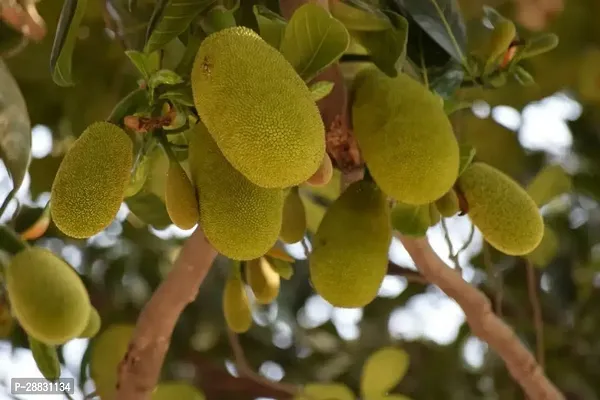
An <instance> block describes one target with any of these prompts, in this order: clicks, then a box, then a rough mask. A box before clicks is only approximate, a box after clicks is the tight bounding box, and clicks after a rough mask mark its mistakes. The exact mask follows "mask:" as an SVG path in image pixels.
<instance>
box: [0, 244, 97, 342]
mask: <svg viewBox="0 0 600 400" xmlns="http://www.w3.org/2000/svg"><path fill="white" fill-rule="evenodd" d="M6 288H7V290H8V297H9V299H10V303H11V307H12V311H13V315H14V316H15V317H16V319H17V320H18V321H19V323H20V324H21V326H22V327H23V329H24V330H25V331H26V332H27V333H28V334H29V335H31V336H32V337H33V338H34V339H37V340H39V341H40V342H43V343H46V344H50V345H58V344H63V343H66V342H67V341H69V340H71V339H73V338H75V337H77V336H78V335H79V333H80V332H81V331H82V330H83V329H84V328H85V325H86V324H87V320H88V316H89V314H90V309H91V305H90V299H89V296H88V293H87V290H86V289H85V286H84V285H83V282H82V281H81V278H80V277H79V276H78V275H77V273H76V272H75V270H73V268H72V267H71V266H70V265H69V264H67V263H66V262H64V261H63V260H62V259H60V258H58V257H57V256H55V255H54V254H53V253H52V252H51V251H49V250H46V249H43V248H39V247H31V248H28V249H26V250H23V251H21V252H20V253H18V254H17V255H15V256H14V257H13V258H12V260H11V262H10V264H9V265H8V267H7V268H6Z"/></svg>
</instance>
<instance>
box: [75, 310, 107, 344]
mask: <svg viewBox="0 0 600 400" xmlns="http://www.w3.org/2000/svg"><path fill="white" fill-rule="evenodd" d="M101 325H102V320H101V319H100V314H98V310H96V309H95V308H94V307H92V308H91V310H90V315H89V317H88V321H87V324H86V325H85V328H84V329H83V332H81V333H80V334H79V337H80V338H91V337H94V336H96V334H97V333H98V331H99V330H100V326H101Z"/></svg>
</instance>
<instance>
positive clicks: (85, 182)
mask: <svg viewBox="0 0 600 400" xmlns="http://www.w3.org/2000/svg"><path fill="white" fill-rule="evenodd" d="M132 165H133V143H132V141H131V139H130V138H129V136H127V133H125V131H124V130H122V129H121V128H119V127H118V126H116V125H113V124H111V123H108V122H95V123H93V124H92V125H90V126H89V127H88V128H87V129H86V130H85V131H84V132H83V133H82V134H81V136H80V137H79V138H78V139H77V140H76V141H75V143H74V144H73V146H72V147H71V148H70V149H69V151H68V152H67V154H66V155H65V157H64V158H63V160H62V162H61V164H60V167H59V168H58V172H57V173H56V178H55V179H54V183H53V184H52V193H51V201H50V212H51V215H52V220H53V221H54V223H55V224H56V226H57V227H58V229H60V230H61V231H62V232H63V233H64V234H66V235H68V236H71V237H74V238H78V239H84V238H88V237H90V236H93V235H95V234H97V233H98V232H100V231H102V230H103V229H104V228H106V227H107V226H108V225H109V224H110V223H111V222H112V220H113V219H114V218H115V216H116V215H117V212H118V211H119V207H120V206H121V203H122V202H123V198H124V195H125V189H126V187H127V185H128V183H129V178H130V175H131V168H132Z"/></svg>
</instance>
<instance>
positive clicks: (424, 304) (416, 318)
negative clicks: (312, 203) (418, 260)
mask: <svg viewBox="0 0 600 400" xmlns="http://www.w3.org/2000/svg"><path fill="white" fill-rule="evenodd" d="M473 112H474V114H475V115H477V116H478V117H479V118H493V119H494V120H495V121H497V122H498V123H500V124H502V125H504V126H505V127H507V128H508V129H510V130H512V131H513V132H514V134H515V135H518V138H519V141H520V142H521V144H522V145H523V146H524V147H525V148H527V149H531V150H543V151H545V152H547V154H548V156H549V157H550V159H552V160H553V161H554V162H558V163H561V164H563V165H564V166H565V168H568V166H569V154H570V148H571V145H572V136H571V133H570V131H569V129H568V127H567V125H566V121H568V120H575V119H577V118H578V117H579V115H580V114H581V106H580V105H579V104H578V103H577V102H576V101H574V100H573V99H571V98H570V97H568V95H566V94H564V93H557V94H555V95H553V96H550V97H547V98H545V99H542V100H540V101H538V102H535V103H532V104H530V105H528V106H527V107H525V108H524V109H523V112H519V111H517V110H515V109H513V108H511V107H508V106H496V107H493V108H490V106H489V105H487V104H486V103H483V102H478V103H475V104H474V105H473ZM51 151H52V133H51V132H50V130H49V129H48V128H47V127H45V126H41V125H37V126H35V127H33V129H32V157H33V158H43V157H46V156H47V155H49V154H50V152H51ZM29 184H30V177H29V175H27V176H26V179H25V182H24V184H23V186H22V188H21V189H20V190H19V192H18V195H17V198H18V199H19V201H21V202H22V203H24V204H28V205H37V206H44V205H45V204H46V202H47V201H48V199H49V194H48V193H44V194H42V195H40V196H39V197H38V198H36V199H32V198H31V196H30V193H29ZM10 188H11V183H10V179H9V176H8V174H7V172H6V170H5V168H4V165H3V164H2V163H1V161H0V199H4V197H5V196H6V195H7V194H8V191H9V190H10ZM14 210H15V204H14V203H13V204H12V206H10V207H9V208H8V210H7V213H6V215H5V216H4V217H3V218H0V223H3V222H4V221H6V220H7V218H9V216H10V214H12V213H13V212H14ZM128 212H129V211H128V210H127V207H126V206H125V205H123V206H122V208H121V210H120V211H119V214H118V215H117V220H116V221H115V222H114V223H113V224H112V225H111V226H110V227H109V228H108V229H107V230H106V231H105V232H102V233H100V234H98V235H96V236H95V237H93V238H90V239H89V240H91V241H94V243H95V244H96V245H100V246H107V247H108V246H112V245H114V244H115V243H116V240H117V237H118V235H119V233H120V232H121V229H122V228H121V223H122V222H123V221H124V219H125V217H126V216H127V213H128ZM446 223H447V227H448V230H449V232H450V239H451V242H452V245H453V248H454V249H457V248H460V247H462V245H463V244H464V243H465V241H466V240H467V238H468V236H469V232H470V229H471V224H470V222H469V220H468V218H466V217H453V218H449V219H447V220H446ZM153 232H154V233H155V234H156V235H157V236H159V237H162V238H169V237H174V236H177V237H187V236H189V235H190V234H191V232H192V230H189V231H182V230H180V229H178V228H176V227H175V226H170V227H169V228H167V229H165V230H163V231H156V230H153ZM427 236H428V239H429V241H430V243H431V245H432V247H433V249H434V250H435V251H436V253H437V254H438V255H439V256H440V257H441V258H442V259H443V260H444V261H446V262H447V263H448V264H450V265H451V262H450V259H449V257H448V246H447V244H446V241H445V240H444V233H443V230H442V228H441V225H440V224H438V225H436V226H435V227H433V228H431V229H430V230H429V231H428V233H427ZM42 245H44V246H47V247H49V248H51V249H52V250H53V251H55V252H58V253H59V254H60V255H61V256H62V257H64V258H65V259H66V260H67V261H68V262H69V263H70V264H71V265H73V266H74V267H75V268H76V269H80V268H81V254H80V253H79V250H78V249H77V248H76V247H74V246H66V247H65V246H63V245H62V242H61V241H60V240H48V241H46V242H42ZM481 245H482V238H481V235H480V234H479V232H477V231H476V232H475V235H474V238H473V240H472V242H471V244H470V245H469V246H468V247H467V248H466V250H465V251H464V252H463V253H462V254H461V256H460V258H459V261H460V264H461V267H462V268H463V276H464V278H465V279H466V280H467V281H469V282H472V281H473V280H476V279H478V277H477V274H476V273H475V270H474V269H473V268H472V267H471V266H470V265H469V264H468V259H469V258H470V257H471V256H472V255H474V254H476V253H478V252H479V251H480V250H481ZM288 250H289V252H290V254H292V255H293V256H294V257H295V258H297V259H303V258H304V251H303V249H302V246H301V245H300V244H293V245H290V246H288ZM389 255H390V259H391V260H392V261H394V262H395V263H397V264H399V265H403V266H407V267H411V268H415V266H414V263H413V262H412V260H411V259H410V257H409V256H408V254H407V253H406V251H405V250H404V248H403V247H402V245H401V244H400V242H399V241H398V240H397V239H393V242H392V245H391V247H390V253H389ZM406 286H407V282H406V280H405V279H404V278H402V277H396V276H387V277H386V278H385V279H384V281H383V283H382V286H381V288H380V291H379V294H378V295H379V296H381V297H387V298H396V297H398V296H399V295H400V294H401V293H402V292H403V291H404V290H405V289H406ZM542 288H543V285H542ZM140 300H141V301H143V299H140ZM271 307H272V309H271V310H270V314H271V315H275V314H276V307H277V305H276V303H275V304H273V305H272V306H271ZM297 317H298V321H299V323H300V325H301V326H303V327H305V328H315V327H318V326H320V325H322V324H324V323H325V322H327V321H329V320H331V321H332V322H333V323H334V325H335V326H336V329H337V331H338V334H339V335H340V337H341V338H342V339H343V340H355V339H358V338H359V337H360V328H359V322H360V320H361V318H362V309H341V308H336V307H333V306H332V305H330V304H329V303H327V301H325V300H324V299H323V298H321V297H320V296H318V295H314V296H312V297H310V298H309V299H308V300H307V302H306V304H305V305H304V307H303V308H302V309H301V310H300V312H299V314H298V316H297ZM464 320H465V318H464V314H463V312H462V310H461V309H460V307H458V305H457V304H456V303H455V302H454V301H453V300H452V299H449V298H447V297H446V296H445V295H444V294H443V293H442V292H441V291H440V290H439V289H437V288H435V287H430V288H429V289H428V290H427V291H426V292H425V293H423V294H420V295H417V296H414V297H413V298H412V299H411V300H410V301H409V302H408V303H407V304H405V305H402V306H400V305H399V306H398V308H396V309H395V310H394V311H393V312H392V313H391V314H390V316H389V321H388V329H389V332H390V335H391V336H392V337H393V338H397V339H400V340H413V339H418V338H427V339H429V340H432V341H434V342H437V343H439V344H440V345H444V344H448V343H452V342H453V341H454V340H455V338H456V335H457V334H458V330H459V328H460V326H461V325H462V324H463V323H464ZM255 322H256V323H257V324H265V323H268V321H265V320H264V318H262V317H260V316H256V317H255ZM292 342H293V337H292V330H291V328H290V326H288V325H287V324H286V323H285V322H281V321H277V322H275V329H274V335H273V344H274V345H275V346H278V347H282V348H286V347H289V346H291V345H292ZM86 345H87V340H86V339H76V340H73V341H71V342H69V343H67V344H66V346H65V352H64V357H65V360H66V365H64V367H63V374H62V376H63V377H73V376H77V374H78V371H79V366H80V361H81V357H82V355H83V351H84V350H85V347H86ZM486 349H487V347H486V345H485V343H483V342H481V341H480V340H479V339H477V338H475V337H470V338H469V339H468V340H467V341H466V342H465V345H464V348H463V358H464V361H465V362H466V363H467V364H468V365H470V366H471V367H473V368H479V367H481V365H482V364H483V361H484V357H485V351H486ZM306 355H308V354H305V355H304V356H306ZM299 356H302V355H299ZM226 366H227V368H228V369H229V370H230V371H231V372H232V373H235V367H234V366H233V364H231V363H230V362H227V363H226ZM259 373H261V374H263V375H264V376H266V377H267V378H269V379H272V380H275V381H278V380H281V379H285V371H284V369H283V368H282V367H281V366H280V365H278V364H276V363H275V362H273V361H269V360H265V362H264V363H263V365H261V367H260V369H259ZM13 377H28V378H29V377H31V378H33V377H42V375H41V373H40V372H39V371H38V369H37V367H36V365H35V362H34V360H33V358H32V356H31V352H30V351H29V350H24V349H19V350H17V351H13V350H12V349H11V347H10V345H9V344H8V343H6V342H2V341H0V400H4V399H10V398H11V397H10V396H8V395H7V394H6V393H7V389H6V388H8V387H10V385H9V383H10V378H13ZM92 388H93V385H92V384H91V383H90V382H88V385H87V386H86V392H87V393H89V392H91V391H92V390H93V389H92ZM73 397H74V398H75V399H83V395H82V394H81V393H80V392H78V393H76V394H75V395H74V396H73ZM18 398H20V399H24V400H25V399H32V400H36V399H37V400H40V399H42V398H43V399H49V400H50V399H62V398H63V396H61V395H56V396H40V395H37V396H29V397H27V396H19V397H18Z"/></svg>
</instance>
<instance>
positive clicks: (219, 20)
mask: <svg viewBox="0 0 600 400" xmlns="http://www.w3.org/2000/svg"><path fill="white" fill-rule="evenodd" d="M200 26H201V27H202V30H204V33H206V34H207V35H211V34H213V33H215V32H218V31H220V30H222V29H227V28H232V27H234V26H237V21H236V20H235V15H234V11H233V10H231V9H228V8H227V7H223V6H215V7H213V8H211V9H210V10H208V12H207V13H206V15H204V17H203V18H202V19H200Z"/></svg>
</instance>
